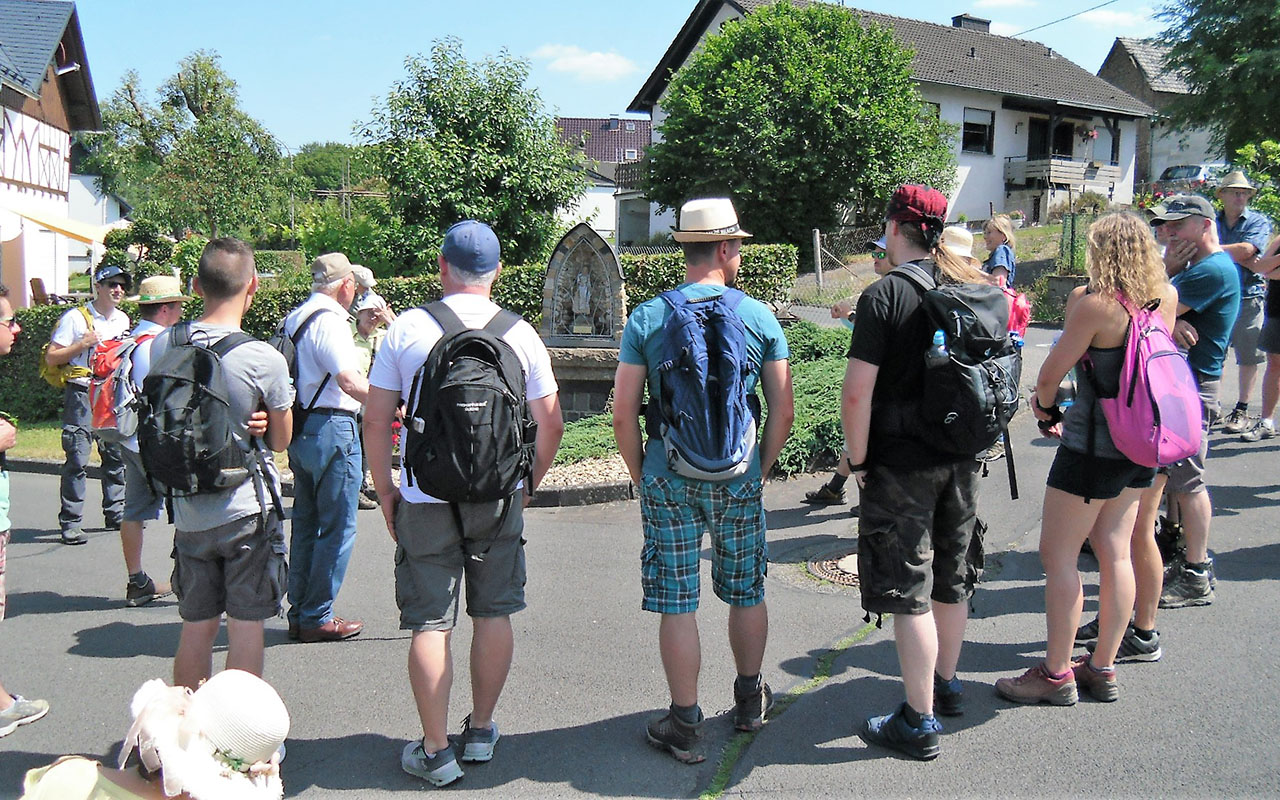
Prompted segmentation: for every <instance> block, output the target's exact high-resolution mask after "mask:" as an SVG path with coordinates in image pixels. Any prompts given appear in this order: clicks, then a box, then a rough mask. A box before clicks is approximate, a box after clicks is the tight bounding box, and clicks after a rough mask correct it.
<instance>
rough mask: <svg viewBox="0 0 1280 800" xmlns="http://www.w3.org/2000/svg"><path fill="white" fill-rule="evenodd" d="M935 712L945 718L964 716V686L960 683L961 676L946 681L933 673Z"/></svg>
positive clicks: (954, 676)
mask: <svg viewBox="0 0 1280 800" xmlns="http://www.w3.org/2000/svg"><path fill="white" fill-rule="evenodd" d="M933 710H934V712H935V713H938V714H941V715H942V716H944V717H962V716H964V684H962V683H960V676H959V675H953V676H951V680H949V681H944V680H943V679H942V676H940V675H939V674H938V673H936V672H935V673H933Z"/></svg>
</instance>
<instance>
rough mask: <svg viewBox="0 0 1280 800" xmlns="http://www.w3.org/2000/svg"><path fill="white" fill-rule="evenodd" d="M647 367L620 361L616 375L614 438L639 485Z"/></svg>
mask: <svg viewBox="0 0 1280 800" xmlns="http://www.w3.org/2000/svg"><path fill="white" fill-rule="evenodd" d="M648 372H649V370H648V368H647V367H645V366H644V365H643V364H621V363H620V364H618V371H617V373H615V375H614V378H613V438H614V440H615V441H616V442H617V443H618V452H619V453H621V454H622V460H623V461H624V462H626V465H627V472H629V473H630V474H631V481H632V483H634V484H635V485H636V486H639V485H640V482H641V480H640V479H641V475H642V471H641V467H642V466H643V464H644V441H643V438H642V436H641V433H640V401H641V400H642V399H643V398H644V381H645V377H646V376H647V375H648Z"/></svg>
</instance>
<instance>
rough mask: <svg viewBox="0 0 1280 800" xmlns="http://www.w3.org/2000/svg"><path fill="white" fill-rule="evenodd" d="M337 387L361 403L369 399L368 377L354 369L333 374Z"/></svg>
mask: <svg viewBox="0 0 1280 800" xmlns="http://www.w3.org/2000/svg"><path fill="white" fill-rule="evenodd" d="M333 377H334V380H336V381H337V382H338V388H339V389H341V390H342V391H344V392H346V393H347V394H348V395H350V396H351V397H352V398H353V399H355V400H359V401H360V402H361V403H365V402H368V400H369V379H368V378H366V377H365V376H363V375H361V374H360V373H359V372H358V371H356V370H354V369H348V370H344V371H342V372H339V373H338V374H337V375H335V376H333Z"/></svg>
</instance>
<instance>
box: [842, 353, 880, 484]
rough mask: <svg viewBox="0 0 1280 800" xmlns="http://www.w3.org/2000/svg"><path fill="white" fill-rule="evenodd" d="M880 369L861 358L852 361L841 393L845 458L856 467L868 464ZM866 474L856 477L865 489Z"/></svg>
mask: <svg viewBox="0 0 1280 800" xmlns="http://www.w3.org/2000/svg"><path fill="white" fill-rule="evenodd" d="M879 374H880V365H878V364H870V363H868V362H866V361H863V360H861V359H858V358H851V359H849V363H848V365H847V366H846V367H845V369H844V387H843V389H842V390H841V392H840V426H841V428H843V429H844V453H845V457H846V458H848V459H849V461H851V462H852V463H853V464H864V463H866V461H867V440H868V438H869V436H870V433H871V396H872V394H873V393H874V392H875V388H876V377H877V376H878V375H879ZM865 473H866V470H865V469H864V470H860V471H858V472H857V473H853V474H854V479H855V480H857V481H858V482H859V485H861V482H862V476H863V475H864V474H865Z"/></svg>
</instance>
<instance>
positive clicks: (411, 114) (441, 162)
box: [359, 38, 587, 272]
mask: <svg viewBox="0 0 1280 800" xmlns="http://www.w3.org/2000/svg"><path fill="white" fill-rule="evenodd" d="M405 71H406V72H407V73H408V74H407V76H406V77H405V78H404V79H403V80H401V81H399V82H397V83H396V84H395V85H394V86H393V87H392V88H391V91H390V92H389V93H388V95H387V97H386V99H385V100H383V101H381V102H380V103H379V104H378V105H377V106H376V107H375V108H374V110H373V114H372V120H371V121H370V122H368V123H366V124H364V125H362V126H360V129H359V135H360V137H361V138H362V139H363V140H364V142H365V143H367V144H368V145H370V146H371V148H372V150H371V153H372V157H373V163H374V165H375V167H376V169H377V170H378V172H379V174H380V175H381V177H382V178H383V179H384V180H385V181H386V183H387V191H388V204H389V207H390V211H391V223H392V224H391V225H390V226H389V227H390V230H389V235H388V241H389V246H390V250H391V252H392V253H393V254H394V256H395V258H396V259H397V261H399V262H400V264H401V268H402V269H403V270H405V271H409V272H420V271H422V270H424V269H426V270H430V269H432V268H433V267H434V264H435V256H436V253H437V252H438V245H439V243H440V240H441V237H442V235H443V232H444V230H445V229H446V228H447V227H448V226H449V225H451V224H453V223H454V222H457V221H458V220H460V219H466V218H474V219H479V220H483V221H485V222H487V223H489V224H490V225H491V226H493V228H494V231H495V232H496V233H497V234H498V239H499V240H500V241H501V242H502V248H503V260H504V261H505V262H507V263H509V264H519V263H526V262H529V261H531V260H533V259H535V258H538V257H540V256H542V255H544V254H545V253H546V251H547V249H548V248H549V247H550V246H551V245H552V244H554V239H555V237H556V234H557V233H559V231H560V223H559V221H558V219H557V217H556V212H557V210H559V209H562V208H567V207H568V206H569V205H570V204H571V203H572V202H573V201H574V199H575V198H577V197H578V196H579V195H580V194H581V193H582V192H583V191H584V190H585V189H586V185H587V180H586V176H585V175H584V174H583V173H582V172H581V171H580V170H577V169H575V160H574V157H573V154H572V153H571V151H570V150H569V148H568V147H566V146H565V145H563V144H561V143H560V140H559V138H558V136H557V135H556V130H555V121H554V119H553V118H552V117H551V116H550V115H548V114H547V113H546V112H545V111H544V110H543V106H542V101H541V99H540V98H539V96H538V93H537V91H536V90H534V89H532V88H529V87H528V86H526V85H525V84H526V80H527V79H528V75H529V67H528V64H527V63H526V62H524V61H521V60H519V59H516V58H513V57H512V56H511V55H509V54H508V53H506V52H505V51H503V52H502V53H501V54H499V55H498V56H497V57H493V58H486V59H484V60H482V61H477V62H471V61H468V60H467V59H466V58H465V57H464V56H463V54H462V43H461V42H460V41H459V40H457V39H454V38H445V39H441V40H438V41H436V42H435V43H434V44H433V46H432V48H431V54H430V56H429V57H423V56H412V57H410V58H408V59H406V61H405Z"/></svg>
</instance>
